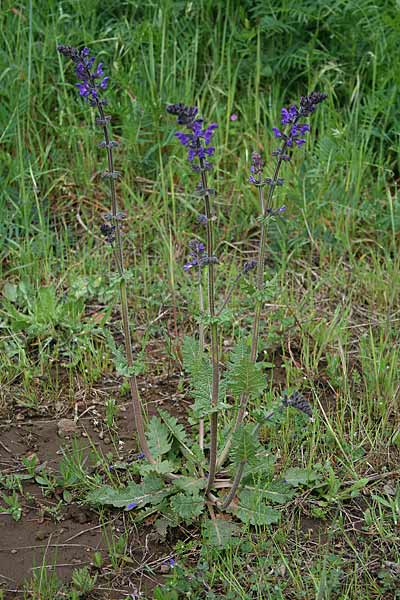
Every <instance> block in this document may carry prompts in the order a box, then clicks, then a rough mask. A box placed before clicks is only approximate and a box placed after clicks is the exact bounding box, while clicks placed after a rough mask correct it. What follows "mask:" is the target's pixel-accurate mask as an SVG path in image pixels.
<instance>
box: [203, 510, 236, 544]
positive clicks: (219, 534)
mask: <svg viewBox="0 0 400 600" xmlns="http://www.w3.org/2000/svg"><path fill="white" fill-rule="evenodd" d="M239 532H240V527H239V526H238V525H236V523H232V522H231V521H226V520H225V519H221V518H218V517H217V518H216V519H210V520H207V521H205V523H204V535H205V538H206V540H207V544H209V545H210V546H214V547H215V548H228V547H230V546H233V545H235V544H237V543H238V539H237V535H238V534H239Z"/></svg>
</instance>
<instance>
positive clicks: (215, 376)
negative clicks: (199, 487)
mask: <svg viewBox="0 0 400 600" xmlns="http://www.w3.org/2000/svg"><path fill="white" fill-rule="evenodd" d="M200 169H201V184H202V187H203V190H204V205H205V211H206V217H207V256H208V259H209V262H208V271H207V282H208V286H207V288H208V312H209V315H210V317H211V362H212V392H211V406H212V408H214V409H216V408H217V404H218V392H219V357H218V326H217V323H216V322H215V299H214V296H215V292H214V281H215V273H214V263H213V261H212V258H213V251H214V241H213V220H212V214H211V201H210V193H209V192H208V186H207V177H206V172H205V169H204V160H203V159H202V158H200ZM217 438H218V414H217V412H216V410H215V411H214V412H212V413H211V416H210V457H209V474H208V480H207V488H206V494H207V493H208V492H209V491H210V489H211V488H212V484H213V482H214V478H215V473H216V462H217Z"/></svg>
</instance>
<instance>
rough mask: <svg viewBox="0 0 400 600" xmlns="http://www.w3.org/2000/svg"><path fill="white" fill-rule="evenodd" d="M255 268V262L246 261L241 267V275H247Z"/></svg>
mask: <svg viewBox="0 0 400 600" xmlns="http://www.w3.org/2000/svg"><path fill="white" fill-rule="evenodd" d="M256 266H257V261H256V260H248V261H247V262H245V263H244V265H243V273H245V274H246V273H249V272H250V271H252V270H253V269H255V268H256Z"/></svg>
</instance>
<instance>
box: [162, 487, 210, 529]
mask: <svg viewBox="0 0 400 600" xmlns="http://www.w3.org/2000/svg"><path fill="white" fill-rule="evenodd" d="M170 503H171V508H172V511H173V513H174V514H175V515H177V516H178V517H180V518H181V519H183V520H184V521H185V523H187V524H189V523H191V522H192V521H194V520H195V519H196V518H197V517H198V516H199V515H201V513H202V512H203V510H204V498H202V497H201V496H196V495H187V494H176V496H173V497H172V498H171V500H170Z"/></svg>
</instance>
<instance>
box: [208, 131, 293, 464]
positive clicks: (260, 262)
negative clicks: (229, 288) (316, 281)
mask: <svg viewBox="0 0 400 600" xmlns="http://www.w3.org/2000/svg"><path fill="white" fill-rule="evenodd" d="M286 147H287V142H286V140H285V141H284V143H283V145H282V148H281V151H280V154H279V157H278V161H277V163H276V165H275V170H274V174H273V177H272V183H271V185H270V187H269V190H268V195H267V198H266V199H265V198H264V188H263V187H262V186H259V188H258V195H259V201H260V207H261V216H262V220H261V234H260V245H259V248H258V259H257V274H256V288H257V292H258V296H257V298H256V303H255V309H254V318H253V327H252V336H251V351H250V358H251V361H252V362H253V363H255V362H256V360H257V349H258V340H259V336H260V320H261V311H262V307H263V303H264V301H263V299H262V296H261V294H262V291H263V287H264V265H265V255H266V250H267V225H268V222H267V216H268V209H270V208H271V203H272V197H273V194H274V190H275V188H276V182H277V180H278V176H279V171H280V168H281V165H282V162H283V159H282V155H283V154H284V153H285V150H286ZM248 401H249V396H248V394H242V395H241V397H240V402H239V410H238V414H237V416H236V421H235V424H234V426H233V429H232V431H231V433H230V434H229V436H228V439H227V441H226V443H225V446H224V448H223V450H222V452H221V455H220V457H219V458H218V463H217V464H218V467H220V466H221V465H223V463H224V462H225V460H226V459H227V456H228V454H229V450H230V447H231V445H232V438H233V434H234V433H235V431H237V429H238V427H240V425H241V423H242V422H243V419H244V416H245V414H246V408H247V403H248Z"/></svg>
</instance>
